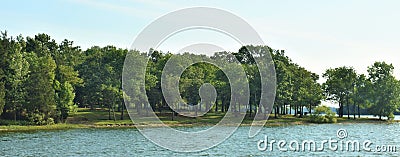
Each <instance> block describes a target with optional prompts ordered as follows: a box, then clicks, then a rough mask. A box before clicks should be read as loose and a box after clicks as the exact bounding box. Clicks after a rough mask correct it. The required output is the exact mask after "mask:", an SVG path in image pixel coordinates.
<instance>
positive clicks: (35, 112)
mask: <svg viewBox="0 0 400 157" xmlns="http://www.w3.org/2000/svg"><path fill="white" fill-rule="evenodd" d="M27 59H28V61H29V63H30V64H31V66H30V67H29V70H30V71H31V73H30V77H29V78H28V81H27V83H26V85H27V88H28V89H27V93H28V96H27V104H26V105H27V107H26V109H27V112H28V118H30V119H31V121H33V122H34V123H36V124H46V123H49V122H51V121H53V122H54V117H55V109H56V103H55V100H54V99H55V90H54V88H53V83H54V78H55V69H56V63H55V61H54V60H53V59H52V57H51V56H42V57H38V56H37V55H36V54H35V53H30V54H28V57H27Z"/></svg>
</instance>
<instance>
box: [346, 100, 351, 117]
mask: <svg viewBox="0 0 400 157" xmlns="http://www.w3.org/2000/svg"><path fill="white" fill-rule="evenodd" d="M346 105H347V119H350V104H349V99H347V104H346Z"/></svg>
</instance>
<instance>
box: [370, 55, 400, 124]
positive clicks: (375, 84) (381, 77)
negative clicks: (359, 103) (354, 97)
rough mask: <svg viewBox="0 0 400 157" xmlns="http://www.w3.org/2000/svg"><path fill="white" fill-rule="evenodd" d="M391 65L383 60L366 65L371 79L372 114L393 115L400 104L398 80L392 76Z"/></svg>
mask: <svg viewBox="0 0 400 157" xmlns="http://www.w3.org/2000/svg"><path fill="white" fill-rule="evenodd" d="M393 69H394V67H393V65H392V64H387V63H385V62H375V63H374V64H373V65H372V66H370V67H368V74H369V78H368V79H369V81H371V90H370V91H371V92H372V95H371V100H372V107H371V112H372V113H373V114H374V115H377V116H379V119H382V116H385V117H388V119H391V118H393V117H394V115H393V112H395V111H397V109H398V108H399V104H400V89H399V81H398V80H396V79H395V77H394V76H393Z"/></svg>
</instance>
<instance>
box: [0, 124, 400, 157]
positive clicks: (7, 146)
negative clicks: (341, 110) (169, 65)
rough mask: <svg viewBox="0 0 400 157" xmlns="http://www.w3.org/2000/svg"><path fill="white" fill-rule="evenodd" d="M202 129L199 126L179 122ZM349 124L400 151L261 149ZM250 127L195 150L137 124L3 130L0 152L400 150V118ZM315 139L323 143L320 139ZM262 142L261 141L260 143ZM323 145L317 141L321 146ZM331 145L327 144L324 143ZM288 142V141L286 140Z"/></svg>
mask: <svg viewBox="0 0 400 157" xmlns="http://www.w3.org/2000/svg"><path fill="white" fill-rule="evenodd" d="M180 129H183V130H188V131H190V130H199V129H201V127H194V128H180ZM338 129H345V130H346V131H347V135H348V136H347V137H346V138H345V139H343V140H342V141H348V140H358V141H360V142H361V143H362V142H363V141H366V140H369V141H371V142H372V144H371V145H370V148H372V150H374V148H375V146H396V147H397V149H396V151H397V152H372V151H371V152H368V151H364V150H361V151H345V150H343V151H340V150H338V151H334V150H330V149H328V148H326V149H324V150H323V151H319V152H316V151H307V150H305V151H301V150H300V151H291V150H288V151H280V150H278V149H277V145H276V144H275V145H274V148H275V149H273V151H271V150H269V149H267V150H266V151H260V150H259V149H258V147H257V143H258V142H259V141H260V140H263V139H265V136H268V140H269V141H271V140H276V141H279V140H285V141H287V142H289V141H291V140H292V141H293V140H295V141H300V142H301V141H304V140H313V141H316V142H318V141H323V140H329V139H333V140H338V141H340V139H339V138H338V137H337V130H338ZM248 130H249V127H240V128H239V129H238V130H237V131H236V132H235V134H233V135H232V136H231V137H230V138H229V139H228V140H226V141H225V142H223V143H222V144H220V145H218V146H216V147H213V148H211V149H208V150H205V151H202V152H195V153H177V152H172V151H170V150H167V149H164V148H161V147H159V146H157V145H155V144H153V143H152V142H150V141H148V140H147V139H146V138H144V137H143V136H142V135H141V134H140V132H139V131H138V130H136V129H72V130H62V131H40V132H30V133H2V134H0V156H310V155H312V156H326V155H329V156H338V155H340V156H365V155H367V156H382V155H384V156H400V153H399V152H400V136H399V135H400V124H399V123H394V124H321V125H296V126H282V127H265V128H264V129H263V130H262V131H261V132H260V133H259V134H258V135H257V136H255V137H254V138H249V137H248V136H247V135H248ZM317 145H319V144H318V143H317ZM260 146H262V145H260ZM318 147H319V146H318ZM326 147H327V146H326ZM286 148H288V146H287V145H286Z"/></svg>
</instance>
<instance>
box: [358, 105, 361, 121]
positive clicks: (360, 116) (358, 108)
mask: <svg viewBox="0 0 400 157" xmlns="http://www.w3.org/2000/svg"><path fill="white" fill-rule="evenodd" d="M357 107H358V118H360V117H361V115H360V104H358V105H357Z"/></svg>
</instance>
